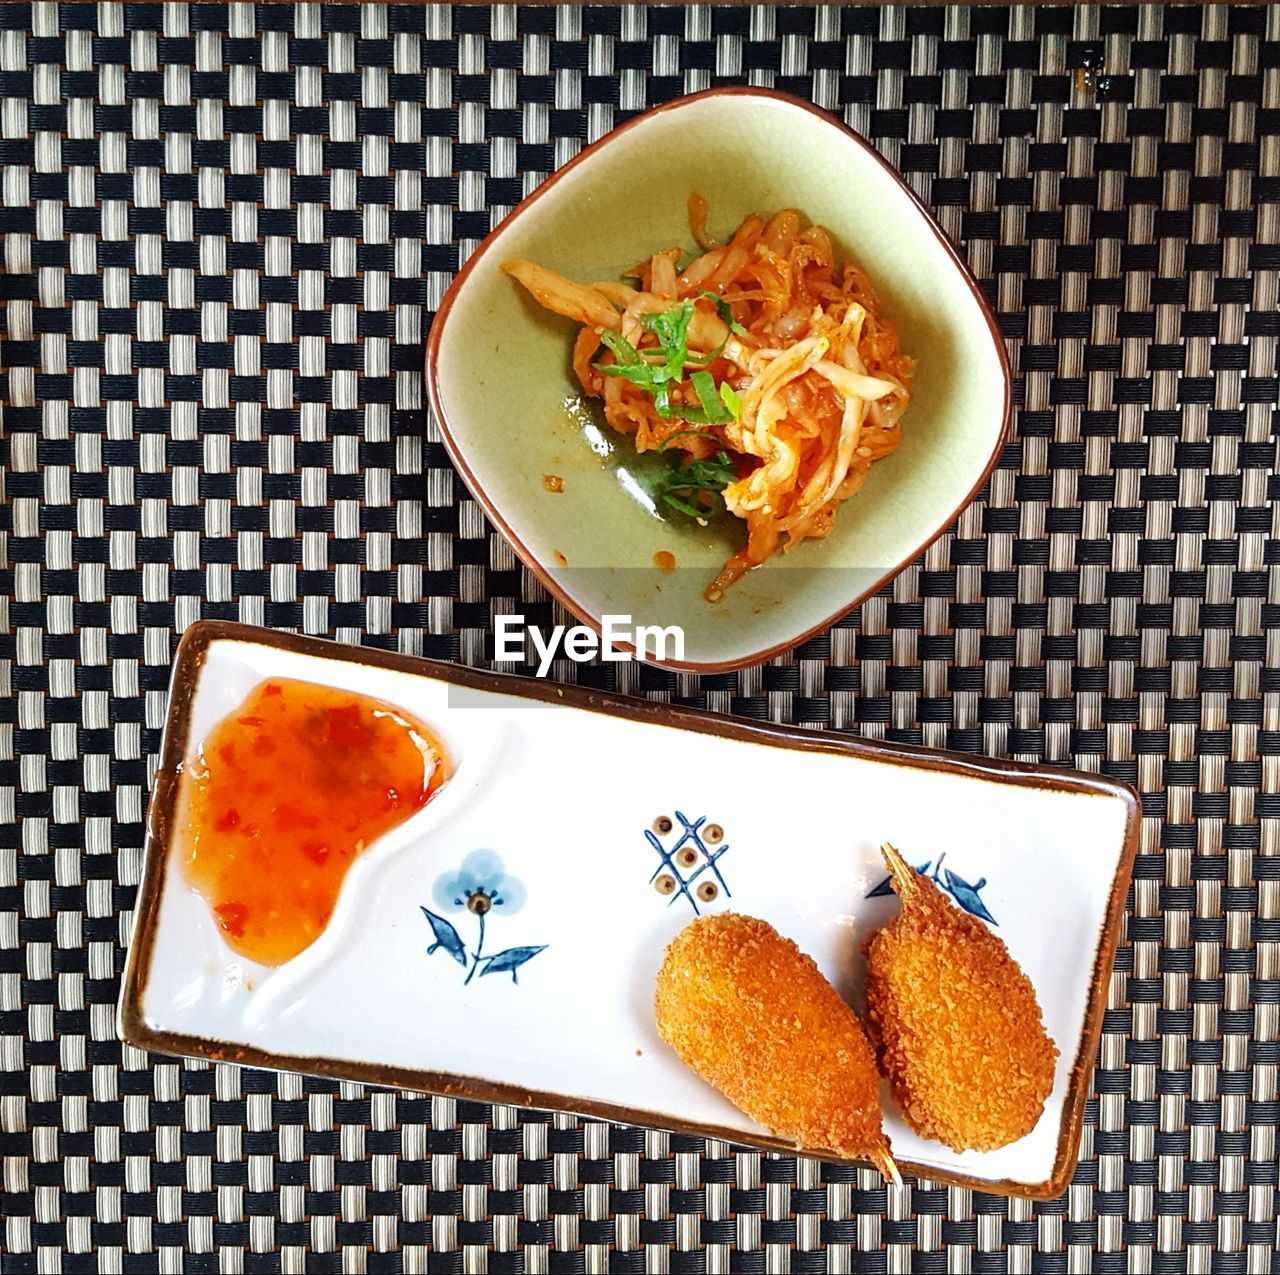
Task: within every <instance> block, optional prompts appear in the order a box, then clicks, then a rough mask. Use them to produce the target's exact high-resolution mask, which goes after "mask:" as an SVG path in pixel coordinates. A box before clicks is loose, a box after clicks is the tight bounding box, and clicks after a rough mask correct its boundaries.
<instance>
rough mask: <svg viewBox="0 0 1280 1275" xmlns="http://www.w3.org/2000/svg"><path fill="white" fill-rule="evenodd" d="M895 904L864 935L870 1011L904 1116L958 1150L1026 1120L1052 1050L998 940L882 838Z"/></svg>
mask: <svg viewBox="0 0 1280 1275" xmlns="http://www.w3.org/2000/svg"><path fill="white" fill-rule="evenodd" d="M883 853H884V857H885V862H886V863H887V864H888V865H889V871H890V874H891V875H892V878H893V885H894V889H895V890H896V891H897V894H898V897H899V898H900V899H901V901H902V912H901V914H900V915H899V916H897V917H895V918H894V920H892V921H891V922H890V923H889V924H888V925H886V926H885V927H884V928H883V929H882V930H880V931H879V932H878V933H876V934H874V935H873V936H872V937H871V938H870V939H869V940H868V941H867V944H866V952H867V1015H868V1018H869V1019H870V1027H871V1034H872V1036H873V1038H875V1039H876V1040H877V1043H878V1044H879V1048H880V1063H881V1069H882V1070H883V1072H884V1074H885V1076H886V1077H887V1078H888V1080H889V1082H890V1085H891V1086H892V1089H893V1094H894V1097H895V1098H897V1100H898V1104H899V1105H900V1106H901V1108H902V1114H903V1116H904V1117H905V1118H906V1121H907V1123H908V1124H909V1125H910V1126H911V1127H912V1128H913V1129H914V1130H915V1131H916V1132H917V1133H919V1134H920V1135H921V1136H922V1137H926V1138H934V1139H936V1140H937V1141H939V1142H944V1143H946V1145H947V1146H949V1147H951V1148H952V1149H953V1150H956V1151H993V1150H995V1148H997V1147H1003V1146H1007V1145H1008V1144H1009V1143H1010V1142H1016V1141H1017V1140H1018V1139H1019V1138H1022V1137H1025V1136H1026V1135H1027V1134H1028V1133H1030V1132H1031V1130H1032V1129H1034V1128H1035V1125H1036V1122H1037V1121H1038V1120H1039V1119H1040V1114H1041V1112H1042V1111H1043V1110H1044V1104H1045V1099H1046V1098H1048V1096H1049V1094H1050V1092H1051V1091H1052V1089H1053V1075H1054V1065H1055V1061H1056V1059H1057V1056H1058V1051H1057V1049H1056V1048H1055V1047H1054V1044H1053V1041H1052V1040H1050V1039H1049V1035H1048V1033H1047V1032H1046V1031H1045V1028H1044V1022H1043V1019H1042V1017H1041V1013H1040V1006H1039V1004H1038V1003H1037V1001H1036V993H1035V989H1034V988H1033V987H1032V986H1031V981H1030V979H1028V978H1027V976H1026V975H1025V974H1024V973H1023V972H1022V970H1021V969H1020V968H1019V967H1018V963H1017V962H1016V961H1015V960H1014V959H1013V957H1012V956H1010V955H1009V950H1008V949H1007V948H1006V947H1005V945H1004V943H1003V942H1001V940H1000V939H999V938H998V937H997V936H996V935H995V934H994V933H992V931H991V930H989V929H988V928H987V927H986V926H985V925H984V924H983V923H982V922H981V921H979V920H978V919H977V918H976V917H972V916H969V915H968V914H967V913H966V912H964V911H962V910H961V909H960V908H958V907H955V906H954V905H953V904H952V903H951V902H950V901H949V900H948V899H947V897H946V895H944V894H943V892H942V891H941V890H940V889H939V888H938V886H937V885H936V884H935V883H934V882H933V881H931V880H929V879H928V878H927V877H925V876H922V875H921V874H920V873H918V872H916V871H915V870H914V869H913V868H912V867H911V866H910V865H908V864H907V863H906V862H905V861H904V860H903V858H902V856H901V855H900V854H899V853H898V852H897V851H896V850H895V849H894V848H893V847H892V846H890V845H885V846H884V847H883Z"/></svg>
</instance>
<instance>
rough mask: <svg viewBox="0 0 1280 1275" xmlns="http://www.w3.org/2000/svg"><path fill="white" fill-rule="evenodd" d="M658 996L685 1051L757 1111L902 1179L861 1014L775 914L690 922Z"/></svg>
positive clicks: (686, 1058) (662, 1017) (662, 1020)
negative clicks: (774, 920)
mask: <svg viewBox="0 0 1280 1275" xmlns="http://www.w3.org/2000/svg"><path fill="white" fill-rule="evenodd" d="M654 1008H655V1011H656V1013H657V1020H658V1032H659V1034H660V1035H661V1036H662V1039H663V1040H665V1041H666V1042H667V1044H668V1045H670V1046H671V1048H672V1049H674V1050H675V1052H676V1053H677V1054H678V1055H679V1056H680V1060H681V1061H682V1062H683V1063H684V1064H685V1065H686V1066H688V1067H690V1068H692V1070H693V1071H695V1072H697V1074H698V1075H699V1076H701V1077H702V1078H703V1079H704V1080H705V1081H707V1082H708V1083H709V1084H711V1085H713V1086H715V1088H717V1089H719V1090H720V1092H721V1093H723V1094H724V1095H725V1097H727V1098H728V1099H729V1100H730V1101H731V1102H732V1103H733V1104H734V1105H735V1106H736V1107H739V1108H741V1110H743V1111H744V1112H746V1114H747V1115H749V1116H750V1117H751V1118H752V1119H753V1120H757V1121H759V1122H760V1124H762V1125H764V1126H765V1127H766V1128H768V1129H769V1130H771V1131H772V1132H773V1133H775V1134H777V1135H778V1136H779V1137H783V1138H787V1139H790V1140H791V1141H793V1142H795V1143H796V1144H797V1145H798V1146H800V1147H801V1148H804V1149H807V1150H815V1151H833V1152H835V1153H837V1154H838V1155H841V1156H845V1157H847V1158H849V1159H855V1160H869V1161H870V1162H871V1163H872V1164H874V1165H875V1166H876V1167H877V1168H878V1169H879V1170H880V1171H881V1172H882V1173H883V1174H884V1175H885V1176H886V1177H888V1178H890V1179H891V1180H893V1181H900V1180H901V1179H900V1177H899V1175H898V1171H897V1168H896V1166H895V1165H894V1163H893V1160H892V1158H891V1157H890V1154H889V1144H888V1141H887V1140H886V1138H885V1136H884V1132H883V1130H882V1129H881V1127H880V1120H881V1111H880V1095H879V1087H880V1078H879V1076H878V1075H877V1074H876V1065H875V1056H874V1054H873V1053H872V1049H871V1044H870V1042H869V1041H868V1040H867V1037H866V1034H865V1032H864V1031H863V1029H862V1024H861V1023H860V1022H859V1021H858V1019H857V1017H856V1016H855V1015H854V1013H853V1011H852V1010H851V1009H850V1008H849V1006H848V1005H846V1004H845V1003H844V1001H843V1000H841V998H840V996H839V994H838V993H837V992H836V990H835V988H834V987H832V986H831V984H830V983H828V982H827V980H826V979H825V978H824V977H823V976H822V973H821V972H820V971H819V969H818V967H817V966H816V965H815V964H814V963H813V961H812V959H810V958H809V957H808V956H806V955H805V954H804V953H803V952H801V951H800V949H799V948H798V947H796V945H795V944H794V943H793V942H792V941H791V940H790V939H787V938H784V937H783V936H782V935H781V934H779V933H778V931H777V930H775V929H774V928H773V926H771V925H769V924H768V923H767V922H765V921H761V920H757V919H756V918H755V917H750V916H742V915H739V914H737V913H733V912H727V913H722V914H719V915H716V916H704V917H700V918H699V919H698V920H696V921H693V922H691V923H690V924H689V925H687V926H686V927H685V928H684V929H683V930H682V931H681V932H680V933H679V934H678V935H677V936H676V937H675V939H674V940H673V942H672V943H671V946H670V947H669V948H668V949H667V953H666V957H665V958H664V960H663V962H662V968H661V969H660V970H659V972H658V984H657V991H656V994H655V996H654Z"/></svg>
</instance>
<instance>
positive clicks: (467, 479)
mask: <svg viewBox="0 0 1280 1275" xmlns="http://www.w3.org/2000/svg"><path fill="white" fill-rule="evenodd" d="M712 97H748V98H761V99H766V100H769V101H773V102H782V103H784V104H785V105H787V106H793V107H797V108H798V109H800V110H803V111H807V112H808V113H809V114H810V115H815V116H817V117H818V119H820V120H822V121H823V123H825V124H828V125H830V126H831V127H832V128H836V129H839V130H840V131H841V132H843V133H844V134H845V136H846V137H848V138H850V139H851V140H852V141H853V142H855V143H856V144H857V145H858V146H859V147H861V148H862V150H864V151H865V152H866V153H867V154H868V155H869V156H871V158H872V159H874V160H875V162H876V163H877V164H879V165H880V167H881V168H883V169H884V171H885V172H886V173H888V174H889V176H890V177H891V178H892V179H893V180H894V182H896V183H897V185H898V186H899V187H901V188H902V190H904V191H905V192H906V194H907V197H908V198H909V199H910V200H911V202H912V204H914V205H915V208H916V210H917V211H918V212H919V213H920V215H921V216H922V217H923V218H924V220H925V223H926V225H928V227H929V229H930V230H931V231H932V232H933V235H934V237H935V238H936V239H937V240H938V242H939V243H940V244H941V245H942V248H943V250H944V251H945V252H946V254H947V256H948V257H949V258H950V260H951V264H952V265H953V266H955V268H956V269H957V270H958V271H959V272H960V276H961V278H963V279H964V282H965V284H966V286H967V287H968V289H969V291H970V292H971V293H972V294H973V299H974V300H975V301H976V302H977V304H978V309H979V310H980V311H981V313H982V317H983V318H984V319H985V320H986V323H987V329H988V331H989V332H990V334H991V341H992V344H993V345H994V346H995V349H996V355H997V357H998V358H999V360H1000V370H1001V372H1002V374H1003V380H1004V408H1003V414H1002V419H1001V422H1000V429H999V431H998V433H997V434H996V438H995V443H994V445H993V447H992V449H991V456H990V457H989V458H988V460H987V462H986V464H985V465H984V466H983V468H982V472H981V473H980V474H979V475H978V478H977V481H976V482H974V484H973V486H972V487H971V488H970V489H969V491H968V493H967V494H966V495H965V497H964V499H963V500H962V501H961V502H960V503H959V504H958V505H957V506H956V507H955V508H954V509H953V510H952V511H951V512H950V513H949V514H948V515H947V517H946V518H945V519H943V521H942V522H941V523H940V524H939V526H938V529H937V530H936V531H934V532H932V533H931V534H930V535H929V536H928V537H927V538H926V539H925V540H923V541H922V542H921V543H920V545H919V546H917V547H916V548H915V549H913V550H912V551H911V553H910V555H909V556H908V557H906V558H903V559H902V560H901V561H900V562H898V563H897V564H896V565H894V566H892V567H890V568H888V570H886V571H885V572H884V573H883V574H881V575H880V576H879V577H877V579H876V580H875V582H874V583H873V584H871V585H869V586H868V587H867V588H865V589H863V590H862V591H861V592H859V593H857V594H855V595H854V596H853V597H852V598H850V599H849V601H847V602H844V603H842V604H841V606H840V608H839V610H837V611H834V612H833V613H832V614H831V615H829V616H827V618H826V619H825V620H821V621H819V622H818V623H817V624H815V625H813V626H811V627H810V628H808V629H805V630H804V632H802V633H799V634H797V635H796V636H795V637H792V638H787V639H786V640H785V641H782V642H778V643H776V644H774V645H773V646H769V647H766V648H765V649H764V650H761V651H753V652H752V653H751V654H749V655H745V656H741V657H740V658H737V659H732V660H720V661H714V660H712V661H705V660H658V659H646V660H645V662H646V663H650V664H655V665H658V666H659V667H662V668H669V669H674V670H677V671H679V672H684V673H731V672H734V671H735V670H737V669H741V668H746V667H748V666H749V665H752V664H761V663H763V662H764V661H765V660H770V659H772V658H773V657H774V656H775V655H781V654H783V653H784V652H786V651H790V650H792V649H793V648H795V647H797V646H799V645H800V644H801V643H802V642H807V641H808V640H809V638H811V637H813V636H814V635H815V634H817V633H822V632H824V631H825V630H827V629H829V628H830V627H831V626H832V625H833V624H835V623H836V621H837V620H839V619H841V617H843V616H844V615H846V614H847V613H848V612H849V611H851V610H853V608H854V607H856V606H858V605H859V604H860V603H862V602H865V601H866V600H867V598H869V597H871V596H872V594H874V593H876V592H878V591H879V590H880V589H881V588H882V587H883V586H884V585H885V584H886V583H887V582H888V581H890V580H892V579H893V577H894V576H896V575H898V573H899V572H901V571H902V570H903V569H904V568H905V567H907V566H908V565H909V564H910V563H911V562H913V561H914V560H915V559H916V558H917V557H919V555H920V554H922V553H924V552H925V550H927V549H928V548H929V546H930V545H932V544H933V543H934V542H935V541H936V540H938V539H939V538H940V537H941V536H943V535H944V534H945V533H946V531H947V529H948V528H949V527H951V525H952V524H953V523H954V522H955V521H956V519H957V518H959V516H960V515H961V513H963V512H964V510H965V509H966V508H968V506H969V505H970V503H971V502H972V501H973V499H974V497H975V496H976V495H977V494H978V492H979V491H980V490H981V489H982V485H983V483H985V482H986V481H987V479H988V478H989V477H990V476H991V473H992V471H993V470H994V469H995V467H996V465H997V463H998V462H999V460H1000V453H1001V450H1002V449H1003V447H1004V443H1005V440H1006V438H1007V437H1008V435H1009V428H1010V425H1011V424H1012V421H1013V374H1012V372H1011V370H1010V367H1009V354H1008V351H1007V350H1006V349H1005V344H1004V337H1003V336H1002V335H1001V332H1000V329H999V327H998V326H997V324H996V319H995V315H994V314H992V312H991V307H990V305H989V304H988V303H987V299H986V297H985V296H983V294H982V289H981V287H980V286H979V285H978V281H977V279H976V278H975V277H974V274H973V271H972V270H970V269H969V263H968V262H967V261H965V259H964V257H963V256H961V254H960V252H959V250H958V249H957V248H956V246H955V245H954V244H953V243H952V242H951V240H950V239H949V238H948V237H947V234H946V232H945V231H944V230H943V229H942V227H941V226H940V225H939V224H938V220H937V218H936V217H935V216H934V215H933V213H932V212H931V211H930V210H929V207H928V205H927V204H925V202H924V200H922V199H921V198H920V196H919V195H917V194H916V192H915V191H914V190H912V189H911V186H910V185H909V184H908V183H907V181H906V180H905V178H903V176H902V174H901V173H899V172H898V170H897V169H896V168H894V167H893V165H892V164H890V163H889V161H888V160H887V159H885V157H884V156H883V155H881V154H880V152H879V151H878V150H876V148H875V147H874V146H872V145H871V143H870V142H868V141H867V139H866V138H865V137H863V136H862V135H861V134H860V133H857V132H855V131H854V130H853V129H852V128H850V127H849V125H848V124H846V123H845V122H844V121H843V120H841V119H837V118H836V117H835V116H833V115H832V114H830V112H828V111H824V110H823V109H822V108H821V107H818V106H815V105H814V104H813V103H812V102H806V101H804V100H802V99H801V98H797V97H791V96H790V95H789V94H786V93H779V92H777V91H776V90H774V89H757V88H750V87H747V86H745V85H735V86H729V87H725V88H717V89H705V90H704V91H703V92H701V93H690V94H688V95H686V96H684V97H678V98H675V99H673V100H672V101H670V102H664V103H663V104H662V105H661V106H655V107H653V108H652V109H651V110H648V111H644V112H642V113H641V114H639V115H636V116H634V117H633V118H631V119H629V120H627V121H626V122H625V123H623V124H619V125H618V126H617V127H616V128H613V129H610V130H609V132H607V133H606V134H605V135H604V136H603V137H601V138H599V139H597V140H596V141H594V142H591V143H590V144H589V145H587V146H585V147H584V148H583V149H582V150H580V151H579V152H578V153H577V154H576V155H575V156H574V157H573V158H572V159H571V160H569V162H568V163H567V164H564V165H563V166H562V167H560V168H558V169H556V171H555V172H554V173H552V174H551V175H550V176H549V177H547V179H546V180H545V181H544V182H543V183H542V184H541V185H540V186H538V187H537V189H536V190H534V191H533V192H532V193H531V194H529V195H526V196H525V197H524V198H523V199H522V200H521V201H520V202H519V203H518V204H517V205H516V206H515V207H514V208H513V209H512V210H511V211H510V212H509V213H508V214H507V215H506V216H505V217H504V218H503V219H502V220H501V221H500V222H499V223H498V224H497V225H496V226H495V227H494V228H493V229H492V230H491V231H489V233H488V234H487V235H486V236H485V237H484V238H483V239H482V240H481V241H480V243H479V244H478V245H477V247H476V250H475V251H474V252H473V253H472V254H471V256H469V257H468V258H467V260H466V261H465V262H464V263H463V265H462V266H461V268H460V269H459V270H458V273H457V275H456V276H455V277H454V280H453V282H452V283H451V284H450V285H449V287H448V289H447V290H446V291H445V294H444V296H443V298H442V299H441V301H440V308H439V310H437V311H436V316H435V319H434V320H433V321H432V324H431V330H430V332H429V333H428V334H427V349H426V367H425V374H426V384H427V395H428V397H429V398H430V400H431V408H432V410H433V411H434V413H435V417H436V421H437V423H438V424H439V426H440V436H441V439H442V440H443V442H444V446H445V450H446V451H447V452H448V453H449V458H450V460H451V461H452V462H453V465H454V468H455V469H456V470H457V471H458V473H459V475H461V477H462V481H463V482H464V483H466V485H467V489H468V490H469V491H470V492H471V494H472V496H474V497H475V499H476V501H477V502H478V503H479V505H480V507H481V508H482V509H483V510H484V512H485V515H486V517H487V518H488V519H489V521H490V522H492V523H493V524H494V525H495V526H496V527H497V528H498V530H499V531H500V532H502V534H503V536H504V537H505V538H506V540H507V543H508V544H510V545H511V547H512V548H513V549H514V550H515V551H516V554H517V555H518V556H519V558H520V560H521V561H522V562H523V563H524V564H525V566H527V567H528V568H529V570H530V571H532V572H533V574H534V575H535V576H536V577H537V578H538V580H539V581H540V582H541V584H542V587H543V588H544V589H546V590H547V592H548V593H550V594H551V595H552V596H553V597H554V598H555V599H556V600H557V601H558V602H559V603H560V604H561V605H562V606H563V607H564V608H565V609H566V610H568V611H569V612H571V613H572V614H573V615H575V616H577V617H578V619H580V620H581V621H583V623H585V624H587V625H589V626H590V627H591V628H592V629H594V630H595V631H596V632H597V633H599V632H600V617H599V616H595V615H592V614H591V613H590V612H589V611H587V610H585V609H584V608H583V607H582V606H581V605H580V604H579V603H577V602H575V601H574V600H573V599H572V598H571V597H570V596H569V594H568V593H567V592H566V591H565V590H564V589H563V588H562V587H561V586H560V585H559V584H558V583H557V582H556V580H555V579H554V578H553V577H552V575H551V574H550V572H549V571H547V569H546V568H545V567H544V566H543V564H542V563H541V562H540V561H539V559H538V557H537V555H536V554H534V553H533V551H532V550H531V549H530V548H529V547H528V546H527V545H526V544H525V543H524V542H523V541H522V540H521V539H520V537H519V536H517V535H516V533H515V531H514V530H513V529H512V527H511V524H510V523H509V522H507V520H506V519H505V518H504V517H503V516H502V512H501V510H499V509H498V507H497V506H496V505H495V504H494V502H493V501H492V500H490V499H489V494H488V492H487V491H486V490H485V489H484V487H483V486H482V485H481V483H480V481H479V479H478V478H477V477H476V475H475V473H474V472H473V471H472V469H471V466H470V465H469V464H468V463H467V460H466V458H465V457H464V456H463V454H462V448H461V447H460V445H459V443H458V441H457V439H456V438H455V437H454V434H453V431H452V429H451V428H450V426H449V420H448V417H447V415H446V414H445V411H444V405H443V403H442V402H441V395H440V387H439V373H438V362H439V356H440V338H441V334H442V333H443V331H444V325H445V322H446V320H447V319H448V317H449V311H450V310H451V309H452V308H453V303H454V302H455V301H456V300H457V297H458V293H459V292H460V291H461V290H462V288H463V287H464V286H465V284H466V282H467V279H468V278H469V277H470V275H471V272H472V270H474V269H475V267H476V266H477V265H478V264H479V263H480V261H481V260H482V258H484V257H485V256H486V255H487V254H488V252H489V250H490V249H491V248H492V247H493V241H494V240H495V239H496V238H497V236H498V235H499V234H500V233H501V232H502V231H503V230H504V229H506V227H507V226H508V225H510V224H511V223H512V222H514V221H515V219H516V218H517V217H519V216H520V215H521V214H522V213H525V212H528V210H529V209H530V208H532V207H533V206H534V205H535V204H536V203H537V202H538V200H539V199H541V198H542V196H543V195H545V194H546V193H547V191H549V190H550V189H551V188H552V187H553V186H554V185H555V184H556V183H557V182H558V181H559V180H560V179H561V178H562V177H564V176H565V174H566V173H569V172H572V171H573V169H575V168H576V167H577V166H578V165H579V164H582V163H583V162H585V161H586V160H587V158H588V157H589V156H591V155H593V154H595V153H596V151H598V150H601V149H602V148H604V147H605V146H607V145H608V144H609V143H610V142H611V141H613V140H614V139H615V138H617V137H620V136H621V135H622V134H623V133H626V132H628V131H629V130H631V129H633V128H636V127H637V126H638V125H641V124H643V123H644V122H645V121H646V120H649V119H652V118H653V117H654V116H655V115H661V114H663V113H665V112H667V111H675V110H679V109H680V108H681V107H683V106H687V105H689V104H690V103H692V102H701V101H705V100H706V99H707V98H712ZM617 645H618V646H619V647H620V648H621V649H623V650H629V651H631V654H632V655H633V656H634V655H635V652H634V650H632V648H630V647H628V646H626V644H625V643H617Z"/></svg>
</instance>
